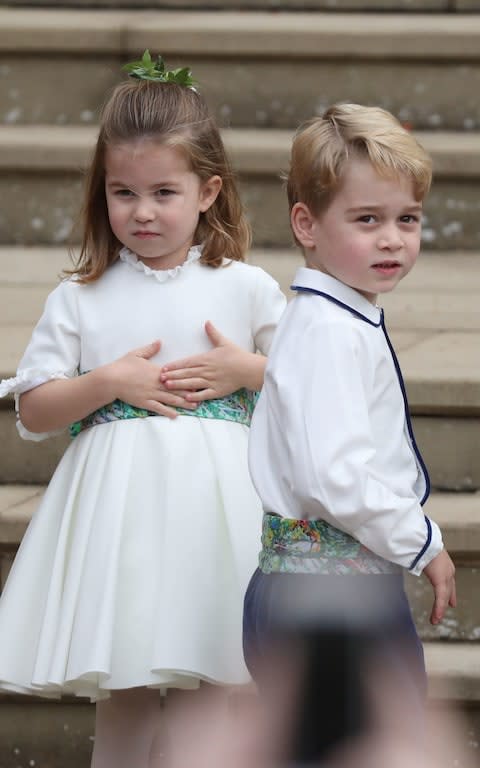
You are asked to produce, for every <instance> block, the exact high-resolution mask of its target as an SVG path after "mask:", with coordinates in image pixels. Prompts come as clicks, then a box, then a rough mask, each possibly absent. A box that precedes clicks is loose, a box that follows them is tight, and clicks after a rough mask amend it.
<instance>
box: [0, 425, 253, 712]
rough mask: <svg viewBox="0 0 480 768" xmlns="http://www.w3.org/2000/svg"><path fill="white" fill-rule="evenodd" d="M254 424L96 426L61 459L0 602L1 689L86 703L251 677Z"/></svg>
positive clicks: (237, 682) (238, 680)
mask: <svg viewBox="0 0 480 768" xmlns="http://www.w3.org/2000/svg"><path fill="white" fill-rule="evenodd" d="M247 440H248V428H247V427H245V426H243V425H241V424H237V423H232V422H228V421H220V420H214V419H212V420H207V419H200V418H196V417H191V416H178V417H177V418H176V419H175V420H173V421H171V420H169V419H166V418H162V417H152V418H146V419H131V420H124V421H116V422H111V423H108V424H101V425H99V426H95V427H92V428H90V429H88V430H86V431H84V432H82V433H81V434H80V435H79V436H78V437H77V438H75V440H74V441H73V442H72V444H71V445H70V446H69V448H68V450H67V451H66V453H65V455H64V457H63V458H62V460H61V462H60V464H59V466H58V468H57V470H56V472H55V474H54V476H53V478H52V480H51V482H50V485H49V487H48V489H47V491H46V493H45V495H44V498H43V500H42V502H41V504H40V506H39V508H38V509H37V510H36V512H35V514H34V516H33V519H32V522H31V524H30V526H29V528H28V530H27V532H26V534H25V537H24V539H23V541H22V544H21V547H20V549H19V552H18V555H17V557H16V559H15V562H14V564H13V567H12V570H11V572H10V576H9V579H8V581H7V584H6V586H5V589H4V592H3V594H2V597H1V599H0V689H3V690H13V691H21V692H24V693H31V694H37V695H42V696H59V695H61V694H62V693H69V694H75V695H81V696H89V697H90V698H91V699H92V700H97V699H102V698H106V697H108V696H109V691H110V690H113V689H124V688H130V687H135V686H152V687H158V688H168V687H180V688H192V687H197V686H198V685H199V682H200V681H201V680H204V681H208V682H212V683H217V684H224V685H236V684H242V683H246V682H248V680H249V676H248V672H247V670H246V667H245V664H244V660H243V653H242V609H243V597H244V593H245V590H246V587H247V584H248V581H249V578H250V576H251V574H252V572H253V571H254V569H255V567H256V565H257V558H258V552H259V549H260V531H261V516H262V513H261V506H260V502H259V500H258V497H257V495H256V493H255V491H254V488H253V486H252V484H251V481H250V478H249V474H248V467H247Z"/></svg>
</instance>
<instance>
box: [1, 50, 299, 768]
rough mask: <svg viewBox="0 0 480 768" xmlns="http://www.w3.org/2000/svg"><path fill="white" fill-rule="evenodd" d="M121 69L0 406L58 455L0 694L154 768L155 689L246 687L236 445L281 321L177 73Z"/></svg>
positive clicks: (249, 540)
mask: <svg viewBox="0 0 480 768" xmlns="http://www.w3.org/2000/svg"><path fill="white" fill-rule="evenodd" d="M131 69H133V70H134V71H133V72H132V74H133V75H134V77H133V78H131V79H129V80H128V81H127V82H125V83H122V84H121V85H119V86H117V88H116V89H115V90H114V92H113V95H112V96H111V98H110V99H109V101H108V102H107V104H106V105H105V107H104V110H103V113H102V119H101V126H100V133H99V137H98V141H97V145H96V149H95V154H94V157H93V162H92V166H91V169H90V173H89V176H88V180H87V190H86V200H85V208H84V223H85V229H84V233H85V234H84V238H83V244H82V248H81V252H80V255H79V259H78V262H77V264H76V266H75V268H74V270H72V273H71V274H70V275H69V277H68V278H67V279H64V280H63V281H62V282H61V283H60V284H59V285H58V286H57V288H56V289H55V290H54V291H53V292H52V293H51V294H50V296H49V297H48V299H47V302H46V305H45V309H44V313H43V315H42V317H41V319H40V321H39V323H38V325H37V326H36V328H35V330H34V332H33V335H32V338H31V341H30V343H29V345H28V347H27V349H26V352H25V354H24V356H23V358H22V360H21V362H20V364H19V369H18V373H17V376H16V377H15V378H14V379H9V380H6V381H4V382H3V383H2V384H1V385H0V394H1V395H5V394H7V393H8V392H14V393H15V394H16V399H17V403H18V406H17V407H18V419H19V420H18V428H19V431H20V434H21V435H22V437H24V438H26V439H33V440H40V439H43V438H45V437H47V436H48V435H50V434H53V433H56V432H58V431H59V430H63V429H65V428H67V427H68V426H69V425H71V426H70V431H71V434H72V437H73V439H72V442H71V444H70V445H69V447H68V449H67V451H66V453H65V455H64V456H63V458H62V460H61V461H60V463H59V466H58V468H57V470H56V472H55V474H54V475H53V478H52V480H51V482H50V484H49V486H48V489H47V491H46V493H45V495H44V498H43V500H42V502H41V504H40V506H39V508H38V509H37V511H36V512H35V514H34V516H33V519H32V522H31V524H30V526H29V528H28V530H27V533H26V535H25V537H24V539H23V542H22V545H21V547H20V550H19V552H18V555H17V557H16V559H15V562H14V565H13V568H12V570H11V573H10V577H9V579H8V582H7V585H6V587H5V590H4V593H3V595H2V598H1V600H0V688H1V689H3V690H11V691H17V692H18V691H20V692H24V693H27V694H37V695H41V696H59V695H61V694H62V693H66V694H74V695H79V696H88V697H90V698H91V700H93V701H96V702H97V708H96V738H95V746H94V753H93V762H92V765H93V766H94V768H144V766H147V765H149V760H150V753H151V745H152V743H153V741H154V739H155V734H156V731H157V727H158V716H159V710H160V696H159V689H160V690H164V689H170V688H183V689H195V688H198V686H199V684H200V682H201V681H206V682H209V683H213V684H219V685H234V684H242V683H244V682H247V681H248V679H249V677H248V673H247V670H246V667H245V665H244V660H243V655H242V631H241V626H242V601H243V595H244V592H245V589H246V586H247V583H248V579H249V576H250V574H251V572H252V571H253V570H254V568H255V565H256V560H257V555H258V551H259V548H260V545H259V535H258V531H259V529H260V520H261V507H260V503H259V501H258V499H257V496H256V494H255V492H254V490H253V487H252V485H251V482H250V479H249V475H248V469H247V439H248V424H249V419H250V415H251V411H252V409H253V405H254V400H255V397H254V391H255V390H257V389H259V388H261V385H262V382H263V370H264V362H265V358H264V357H262V355H258V354H255V353H256V352H257V351H259V352H261V353H262V354H263V355H266V354H267V353H268V349H269V345H270V341H271V338H272V335H273V331H274V328H275V326H276V324H277V321H278V319H279V317H280V315H281V313H282V311H283V308H284V303H285V299H284V296H283V294H282V293H281V291H280V290H279V288H278V285H277V283H276V282H275V281H274V280H273V279H272V278H271V277H270V276H269V275H267V274H266V273H265V272H264V271H263V270H261V269H260V268H258V267H253V266H248V265H246V264H244V263H242V262H243V259H244V256H245V251H246V249H247V247H248V244H249V230H248V226H247V224H246V221H245V219H244V215H243V211H242V207H241V204H240V201H239V197H238V193H237V190H236V187H235V183H234V180H233V177H232V172H231V170H230V168H229V165H228V161H227V158H226V155H225V150H224V146H223V144H222V140H221V137H220V134H219V130H218V128H217V126H216V124H215V122H214V120H213V118H212V117H211V115H210V114H209V112H208V109H207V106H206V104H205V101H204V99H203V97H202V96H201V95H200V94H199V93H198V92H197V90H196V89H195V88H193V87H192V86H191V81H190V78H189V71H188V70H181V71H174V72H173V73H172V72H170V73H167V72H165V70H164V67H163V62H162V61H161V59H160V57H159V59H158V61H157V62H155V63H154V62H152V61H151V60H150V59H149V58H148V57H147V58H145V56H144V59H143V60H142V62H139V63H137V65H136V66H134V67H131ZM207 321H208V322H207ZM206 323H207V332H206V330H205V324H206ZM216 329H221V330H222V333H224V334H225V337H223V336H220V335H219V333H218V332H217V330H216ZM211 339H212V340H213V341H214V346H213V347H212V341H211ZM227 339H228V340H227ZM192 355H193V357H192ZM178 358H183V362H182V363H181V364H180V365H177V366H175V365H174V366H173V368H174V369H176V370H173V371H171V372H169V371H168V367H167V368H164V366H166V364H167V363H169V362H172V361H175V360H176V359H178ZM212 396H215V399H208V398H212ZM205 398H207V399H205Z"/></svg>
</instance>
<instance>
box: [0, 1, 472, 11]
mask: <svg viewBox="0 0 480 768" xmlns="http://www.w3.org/2000/svg"><path fill="white" fill-rule="evenodd" d="M1 6H6V7H19V8H20V7H28V6H30V7H36V8H39V7H41V8H92V9H100V8H113V9H120V8H125V9H129V10H133V9H135V8H139V9H140V8H142V9H146V8H150V9H159V10H160V9H161V10H167V9H169V8H172V9H177V10H179V9H190V10H198V11H202V10H211V9H218V10H247V9H250V10H251V9H258V10H263V11H265V10H282V11H288V10H292V11H294V10H296V11H298V10H310V11H311V10H318V11H360V10H368V11H377V12H378V11H404V12H437V13H448V12H450V13H455V12H460V13H462V12H478V11H480V0H0V7H1Z"/></svg>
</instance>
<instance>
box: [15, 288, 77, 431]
mask: <svg viewBox="0 0 480 768" xmlns="http://www.w3.org/2000/svg"><path fill="white" fill-rule="evenodd" d="M79 287H80V286H79V285H78V284H76V283H75V282H74V281H72V280H66V281H64V282H62V283H60V285H58V286H57V287H56V288H55V290H53V291H52V293H51V294H50V295H49V296H48V298H47V301H46V303H45V307H44V311H43V314H42V316H41V318H40V320H39V321H38V323H37V325H36V326H35V329H34V331H33V333H32V337H31V339H30V341H29V343H28V346H27V348H26V350H25V352H24V354H23V357H22V359H21V360H20V363H19V365H18V370H17V375H16V376H14V377H13V378H10V379H4V380H3V381H2V382H0V397H5V395H7V394H9V393H13V394H14V395H15V409H16V411H17V429H18V431H19V433H20V436H21V437H23V438H24V439H25V440H34V441H39V440H44V439H45V438H46V437H50V436H51V435H54V434H58V431H57V432H44V433H34V432H29V431H28V430H27V429H26V428H25V427H24V425H23V424H22V423H21V421H20V419H19V417H18V403H19V396H20V395H21V394H22V393H23V392H28V391H29V390H30V389H34V388H35V387H38V386H40V385H41V384H45V383H46V382H47V381H51V380H53V379H67V378H71V377H72V376H76V375H77V374H78V366H79V360H80V335H79V327H78V325H79V324H78V309H77V302H76V291H77V290H78V289H79ZM60 431H61V430H60Z"/></svg>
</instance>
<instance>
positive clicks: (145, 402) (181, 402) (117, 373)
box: [105, 341, 197, 419]
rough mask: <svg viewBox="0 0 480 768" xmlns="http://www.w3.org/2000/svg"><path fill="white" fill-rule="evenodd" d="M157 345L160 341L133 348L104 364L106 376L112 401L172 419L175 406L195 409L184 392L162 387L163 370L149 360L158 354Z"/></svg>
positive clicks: (194, 405) (158, 345)
mask: <svg viewBox="0 0 480 768" xmlns="http://www.w3.org/2000/svg"><path fill="white" fill-rule="evenodd" d="M160 346H161V342H160V341H153V342H152V343H151V344H147V345H146V346H145V347H140V348H139V349H133V350H131V351H130V352H127V354H126V355H124V356H123V357H120V358H119V359H118V360H115V361H114V362H113V363H109V364H108V365H106V366H105V373H106V374H107V376H108V378H109V380H110V383H111V386H112V393H113V398H112V399H115V398H118V399H119V400H123V401H124V402H126V403H130V405H134V406H136V407H137V408H145V409H146V410H148V411H153V412H154V413H158V414H160V415H161V416H167V417H168V418H170V419H174V418H176V416H177V411H175V410H173V408H174V407H179V408H189V409H190V410H195V408H196V407H197V406H196V403H191V402H188V400H186V399H185V395H186V394H187V392H186V391H184V390H181V389H178V390H172V389H169V390H167V388H166V387H165V385H164V384H162V382H161V380H160V376H161V370H162V369H161V368H160V366H158V365H155V364H154V363H152V362H150V358H151V357H153V356H154V355H156V354H157V352H158V351H159V349H160ZM169 406H170V407H169Z"/></svg>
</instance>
